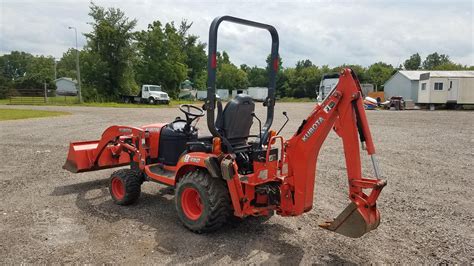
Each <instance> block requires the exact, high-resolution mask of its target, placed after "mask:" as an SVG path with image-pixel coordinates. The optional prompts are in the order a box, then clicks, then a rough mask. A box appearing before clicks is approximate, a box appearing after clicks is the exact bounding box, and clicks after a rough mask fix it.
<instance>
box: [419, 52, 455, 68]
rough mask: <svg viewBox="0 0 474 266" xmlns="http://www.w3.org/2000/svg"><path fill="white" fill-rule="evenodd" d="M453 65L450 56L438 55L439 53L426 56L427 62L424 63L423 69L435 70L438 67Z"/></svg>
mask: <svg viewBox="0 0 474 266" xmlns="http://www.w3.org/2000/svg"><path fill="white" fill-rule="evenodd" d="M447 64H452V62H451V60H450V59H449V56H448V55H445V54H438V53H437V52H435V53H432V54H429V55H428V56H426V59H425V61H423V69H426V70H433V69H436V68H437V67H438V66H441V65H447Z"/></svg>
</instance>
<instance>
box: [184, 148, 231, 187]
mask: <svg viewBox="0 0 474 266" xmlns="http://www.w3.org/2000/svg"><path fill="white" fill-rule="evenodd" d="M195 168H205V169H206V170H207V171H208V172H209V174H210V175H211V176H212V177H214V178H221V177H222V175H221V170H220V167H219V163H218V156H217V155H215V154H210V153H204V152H190V153H186V154H183V155H182V156H181V158H179V161H178V164H177V165H176V182H177V181H178V180H179V179H180V178H181V177H182V176H183V175H184V174H186V173H187V172H188V171H189V170H191V169H195Z"/></svg>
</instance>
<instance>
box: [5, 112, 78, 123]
mask: <svg viewBox="0 0 474 266" xmlns="http://www.w3.org/2000/svg"><path fill="white" fill-rule="evenodd" d="M68 114H69V113H67V112H57V111H42V110H26V109H0V121H3V120H17V119H26V118H37V117H48V116H60V115H68Z"/></svg>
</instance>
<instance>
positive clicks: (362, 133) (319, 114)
mask: <svg viewBox="0 0 474 266" xmlns="http://www.w3.org/2000/svg"><path fill="white" fill-rule="evenodd" d="M224 21H226V22H232V23H238V24H242V25H246V26H251V27H257V28H261V29H266V30H268V31H269V32H270V34H271V37H272V46H271V60H272V62H273V66H272V69H271V72H270V77H269V79H270V84H269V86H268V97H267V98H266V100H265V101H264V103H263V105H264V106H265V107H266V108H267V118H266V121H265V123H264V124H263V126H262V124H261V122H260V120H259V119H258V118H257V116H256V115H255V113H254V109H255V104H254V102H253V100H252V99H251V98H250V97H249V96H248V95H245V94H240V95H237V96H236V97H235V98H234V99H232V100H231V101H230V102H228V103H227V104H226V106H225V107H224V108H223V106H222V103H221V102H220V101H219V100H217V99H216V95H215V87H216V86H215V81H216V65H217V61H216V48H217V31H218V28H219V25H220V24H221V22H224ZM278 44H279V40H278V33H277V31H276V29H275V28H274V27H273V26H270V25H266V24H262V23H258V22H253V21H249V20H244V19H240V18H235V17H230V16H223V17H218V18H216V19H215V20H214V21H213V22H212V24H211V27H210V30H209V54H208V56H209V60H208V90H207V99H206V100H205V104H204V106H203V109H204V110H205V111H204V110H203V109H201V108H199V107H196V106H192V105H181V106H180V108H179V109H180V110H181V111H182V112H183V113H184V115H185V119H181V118H177V119H176V120H175V121H173V122H171V123H157V124H150V125H145V126H142V127H132V126H120V125H116V126H111V127H109V128H108V129H106V130H105V132H104V133H103V134H102V138H101V139H100V140H95V141H85V142H73V143H71V144H70V148H69V154H68V158H67V161H66V164H65V165H64V169H67V170H69V171H71V172H74V173H78V172H85V171H94V170H100V169H105V168H111V167H120V166H129V168H127V169H121V170H118V171H116V172H114V173H113V174H112V176H111V177H110V183H109V188H110V193H111V195H112V198H113V200H114V202H115V203H117V204H119V205H128V204H131V203H133V202H135V201H136V200H137V199H138V197H139V196H140V187H141V185H142V183H143V182H144V181H153V182H157V183H160V184H164V185H167V186H171V187H173V188H175V203H176V210H177V212H178V216H179V218H180V220H181V221H182V223H183V224H184V226H185V227H187V228H189V229H190V230H192V231H194V232H198V233H200V232H207V231H212V230H215V229H217V228H219V227H220V226H221V225H223V224H224V223H225V222H226V221H227V220H228V219H229V218H230V217H231V216H237V217H240V218H245V217H248V216H269V215H272V214H273V213H275V212H276V213H277V214H278V215H281V216H297V215H301V214H303V213H305V212H308V211H310V210H311V209H312V207H313V193H314V182H315V175H316V161H317V157H318V153H319V151H320V148H321V146H322V144H323V142H324V140H325V139H326V137H327V135H328V134H329V132H330V131H331V129H333V130H334V131H335V132H336V133H337V135H338V136H339V137H340V138H341V139H342V142H343V147H344V154H345V159H346V160H345V161H346V169H347V176H348V182H349V200H350V201H351V202H350V204H349V205H348V206H347V207H346V209H345V210H344V211H343V212H342V213H341V214H340V215H339V216H338V217H336V218H335V219H334V220H332V221H330V222H326V223H323V224H321V227H323V228H326V229H329V230H331V231H335V232H337V233H340V234H343V235H346V236H349V237H360V236H362V235H364V234H365V233H367V232H369V231H370V230H373V229H375V228H377V226H378V225H379V222H380V214H379V211H378V210H377V207H376V201H377V198H378V196H379V194H380V192H381V190H382V188H383V187H384V186H385V185H386V182H385V181H384V180H381V179H379V170H378V166H377V162H376V160H375V157H374V154H375V148H374V144H373V142H372V137H371V134H370V130H369V125H368V123H367V117H366V114H365V111H364V108H363V98H362V92H361V87H360V84H359V82H358V79H357V77H356V75H355V73H354V72H353V71H352V70H350V69H343V70H342V71H341V73H340V77H339V82H338V84H337V86H335V87H334V89H333V90H332V91H331V92H330V93H329V94H328V96H327V97H326V99H325V100H324V101H323V102H322V103H321V104H316V105H315V107H314V109H313V111H312V112H311V113H310V114H309V116H308V117H307V119H305V120H303V122H302V123H301V125H300V126H299V128H298V129H297V130H296V132H295V133H294V135H293V136H292V137H291V138H290V139H287V140H285V139H284V138H283V137H282V136H280V135H278V133H279V132H280V131H281V129H280V131H279V132H278V133H277V132H276V131H274V130H272V129H271V125H272V121H273V114H274V105H275V79H276V73H277V71H278ZM205 112H206V113H207V126H208V128H209V131H210V133H211V134H212V135H211V136H200V135H199V134H198V129H197V128H196V124H197V120H198V118H200V117H202V116H204V115H205ZM216 112H217V116H215V113H216ZM284 115H285V116H286V113H284ZM253 119H256V120H258V122H259V125H260V128H259V129H260V130H259V133H258V134H256V135H251V134H250V129H251V126H252V123H253ZM286 119H287V120H286V122H288V117H287V116H286ZM286 122H285V125H286ZM285 125H283V126H285ZM360 146H362V147H363V148H364V149H365V150H366V151H367V153H368V154H369V155H370V156H371V158H372V162H373V165H374V172H375V178H364V177H362V171H361V162H360V149H359V147H360Z"/></svg>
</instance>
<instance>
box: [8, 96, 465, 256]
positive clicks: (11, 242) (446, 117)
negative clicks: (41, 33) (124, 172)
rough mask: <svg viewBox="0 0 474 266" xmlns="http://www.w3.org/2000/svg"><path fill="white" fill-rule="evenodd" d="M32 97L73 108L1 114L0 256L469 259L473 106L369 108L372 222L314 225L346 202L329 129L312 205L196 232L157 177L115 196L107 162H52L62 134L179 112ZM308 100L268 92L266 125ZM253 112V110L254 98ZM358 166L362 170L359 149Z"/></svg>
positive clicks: (73, 136)
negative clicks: (13, 117) (125, 201)
mask: <svg viewBox="0 0 474 266" xmlns="http://www.w3.org/2000/svg"><path fill="white" fill-rule="evenodd" d="M8 108H16V107H8ZM18 108H20V107H18ZM23 108H24V107H23ZM35 108H36V109H41V110H57V111H66V112H70V113H72V115H69V116H60V117H54V118H44V119H27V120H17V121H4V122H0V138H1V139H2V142H0V148H1V150H2V152H1V153H0V160H1V161H2V162H3V163H2V164H1V165H0V262H1V263H2V264H6V263H28V262H29V263H65V262H75V263H77V262H79V263H92V262H94V263H130V264H136V263H156V264H162V263H169V264H176V263H201V264H209V263H216V264H227V263H234V264H235V263H238V264H240V263H246V264H247V263H249V264H250V263H257V264H260V263H264V264H274V263H281V264H296V263H302V264H310V263H367V262H382V263H404V264H413V263H430V264H431V263H440V262H451V263H459V262H463V263H473V262H474V259H473V256H472V254H474V243H473V239H474V233H473V232H474V231H473V230H472V224H473V222H474V203H473V201H472V196H471V193H472V188H473V187H474V180H473V177H474V176H473V172H474V167H473V162H474V148H473V147H474V135H473V132H474V123H473V122H472V121H474V112H457V111H435V112H429V111H404V112H393V111H370V112H368V117H369V123H370V125H371V130H372V133H373V135H374V140H375V144H376V149H377V152H378V158H379V161H380V166H381V169H382V171H383V176H384V178H386V179H387V180H388V185H387V187H386V188H385V189H384V191H383V193H382V195H381V197H380V199H379V208H380V211H381V214H382V223H381V225H380V227H379V228H378V229H377V230H376V231H373V232H370V233H369V234H367V235H366V236H364V237H363V238H360V239H349V238H346V237H343V236H339V235H336V234H334V233H331V232H328V231H324V230H322V229H319V228H318V226H317V224H318V223H319V222H321V221H322V220H325V219H327V218H331V217H334V216H336V215H337V214H338V213H339V212H340V211H341V210H342V209H343V208H344V206H345V205H346V203H347V180H345V168H344V156H343V153H342V145H341V143H340V140H339V139H338V138H337V137H336V135H335V134H333V133H331V135H330V137H329V138H328V141H327V142H326V143H325V145H324V146H323V149H322V151H321V154H320V157H319V160H318V172H317V181H316V188H315V198H314V209H313V210H312V211H311V212H309V213H307V214H305V215H303V216H301V217H294V218H282V217H273V218H271V219H270V220H268V221H266V222H259V221H258V220H255V219H251V220H248V221H246V222H243V223H241V224H238V225H228V226H226V227H225V228H223V229H222V230H220V231H218V232H215V233H212V234H206V235H196V234H193V233H191V232H189V231H188V230H186V229H185V228H184V227H183V226H182V225H181V224H180V223H179V220H178V217H177V215H176V211H175V209H174V202H173V200H174V198H173V195H172V192H171V191H170V190H169V189H166V188H165V187H162V186H159V185H156V184H152V183H145V184H144V186H143V194H142V196H141V198H140V199H139V201H138V203H137V204H135V205H132V206H128V207H122V206H117V205H114V204H113V203H112V200H111V198H110V195H109V192H108V190H107V188H106V187H107V178H108V176H109V175H110V174H111V172H112V171H113V170H103V171H98V172H90V173H83V174H71V173H69V172H66V171H64V170H62V169H61V166H62V164H63V163H64V161H65V158H66V154H67V150H68V143H69V141H72V140H88V139H97V138H99V137H100V135H101V133H102V132H103V130H104V129H105V128H106V127H107V126H109V125H113V124H126V125H128V124H130V125H134V126H139V125H143V124H149V123H151V122H161V121H171V120H172V119H174V118H175V117H176V116H178V115H181V114H180V113H179V111H178V110H177V109H175V108H169V109H115V108H92V107H91V108H81V107H35ZM311 109H312V104H311V103H281V104H278V105H277V106H276V113H275V116H276V120H275V123H274V128H277V129H278V128H279V127H280V126H281V125H282V124H283V122H284V119H283V116H282V115H281V112H282V111H287V112H288V115H289V117H290V119H291V121H290V123H289V124H288V125H287V127H286V128H285V129H284V130H283V132H282V134H283V135H284V136H286V137H289V136H291V135H292V134H293V133H294V131H295V130H296V129H297V128H298V126H299V124H300V123H301V121H302V119H304V118H305V117H306V115H307V114H309V112H310V111H311ZM257 113H258V115H259V116H260V117H263V115H264V109H263V108H262V107H261V106H260V105H258V110H257ZM204 121H205V119H201V122H200V123H199V126H200V128H201V129H202V131H203V132H206V131H207V130H206V125H205V124H204ZM254 127H255V128H254V129H253V130H256V125H254ZM363 166H364V169H365V173H366V174H367V175H369V174H371V173H372V170H371V168H370V161H369V159H368V158H367V157H364V161H363Z"/></svg>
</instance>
